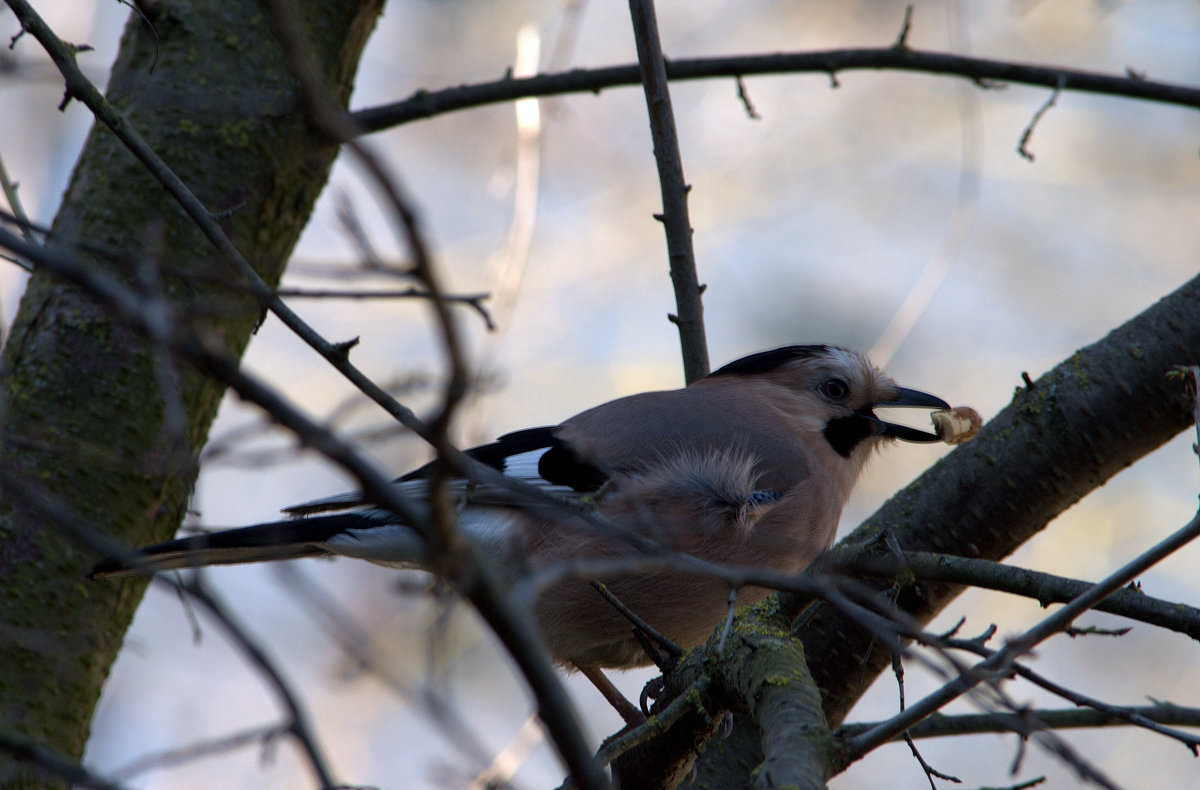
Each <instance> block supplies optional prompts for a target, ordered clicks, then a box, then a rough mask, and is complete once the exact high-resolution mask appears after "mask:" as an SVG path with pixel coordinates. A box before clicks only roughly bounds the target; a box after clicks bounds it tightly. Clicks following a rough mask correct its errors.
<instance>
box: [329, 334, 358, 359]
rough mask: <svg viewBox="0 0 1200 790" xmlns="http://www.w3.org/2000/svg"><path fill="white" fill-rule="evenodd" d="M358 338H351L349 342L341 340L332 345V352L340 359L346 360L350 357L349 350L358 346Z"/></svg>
mask: <svg viewBox="0 0 1200 790" xmlns="http://www.w3.org/2000/svg"><path fill="white" fill-rule="evenodd" d="M358 341H359V338H357V337H352V338H350V339H349V340H343V341H342V342H341V343H334V344H333V351H334V353H335V354H337V355H338V356H340V357H343V358H346V357H349V356H350V349H352V348H354V347H355V346H357V345H358Z"/></svg>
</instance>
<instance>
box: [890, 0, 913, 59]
mask: <svg viewBox="0 0 1200 790" xmlns="http://www.w3.org/2000/svg"><path fill="white" fill-rule="evenodd" d="M912 16H913V7H912V4H911V3H910V4H909V5H907V6H905V8H904V23H903V24H902V25H901V26H900V36H899V37H898V38H897V39H896V43H895V44H892V49H898V50H907V49H908V33H909V31H910V30H912Z"/></svg>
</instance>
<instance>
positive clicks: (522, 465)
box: [504, 447, 550, 482]
mask: <svg viewBox="0 0 1200 790" xmlns="http://www.w3.org/2000/svg"><path fill="white" fill-rule="evenodd" d="M549 449H550V448H549V447H540V448H538V449H537V450H529V451H528V452H524V453H517V454H516V455H510V456H508V457H507V458H505V459H504V474H505V475H507V476H508V477H515V478H517V479H519V480H525V481H528V482H540V481H541V480H542V478H541V475H539V474H538V462H539V461H541V460H542V456H543V455H545V454H546V451H547V450H549Z"/></svg>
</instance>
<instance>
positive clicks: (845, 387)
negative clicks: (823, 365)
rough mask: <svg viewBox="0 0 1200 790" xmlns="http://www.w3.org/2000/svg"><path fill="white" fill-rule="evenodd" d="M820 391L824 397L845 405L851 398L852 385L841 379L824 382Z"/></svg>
mask: <svg viewBox="0 0 1200 790" xmlns="http://www.w3.org/2000/svg"><path fill="white" fill-rule="evenodd" d="M818 389H819V390H820V391H821V394H822V395H824V396H825V397H826V398H829V400H831V401H834V402H835V403H843V402H845V400H846V399H847V398H849V397H850V385H849V384H847V383H846V382H844V381H842V380H841V379H829V380H828V381H822V382H821V385H820V387H818Z"/></svg>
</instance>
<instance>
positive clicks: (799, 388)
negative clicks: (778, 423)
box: [710, 345, 950, 458]
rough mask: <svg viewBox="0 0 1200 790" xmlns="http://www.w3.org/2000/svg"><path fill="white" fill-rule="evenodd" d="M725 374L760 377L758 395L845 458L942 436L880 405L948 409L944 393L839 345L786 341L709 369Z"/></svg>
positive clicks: (714, 375) (746, 379) (717, 375)
mask: <svg viewBox="0 0 1200 790" xmlns="http://www.w3.org/2000/svg"><path fill="white" fill-rule="evenodd" d="M724 376H739V377H744V378H743V381H744V382H747V383H749V382H750V381H752V380H754V381H757V382H760V383H761V384H760V386H761V388H762V389H761V392H760V397H762V398H764V399H766V400H768V401H769V402H770V403H771V405H772V407H773V408H774V409H776V410H777V411H778V412H780V413H781V414H782V416H784V417H785V418H786V420H787V423H788V424H790V425H793V426H795V427H796V428H798V429H799V430H802V431H813V432H820V433H821V434H822V435H823V436H824V437H825V439H826V440H827V441H828V442H829V445H830V446H831V447H832V448H833V449H834V451H836V452H837V454H838V455H841V456H843V457H846V458H849V457H851V456H852V455H857V456H862V455H866V454H867V453H864V452H860V451H864V450H865V451H868V452H869V450H870V449H871V448H872V447H874V446H876V445H878V444H879V442H880V441H882V440H884V439H888V438H892V439H902V440H904V441H907V442H936V441H940V437H938V435H937V434H934V433H930V432H928V431H922V430H919V429H916V428H910V427H908V426H906V425H900V424H897V423H892V422H887V421H886V420H883V419H882V418H880V417H879V416H877V415H876V414H875V409H877V408H892V407H898V406H913V407H920V408H926V409H948V408H950V405H949V404H948V403H946V402H945V401H944V400H942V399H941V398H938V397H936V396H934V395H929V394H927V393H924V392H919V391H917V390H912V389H907V388H905V387H901V386H899V385H898V384H896V382H895V381H893V380H892V379H891V378H890V377H889V376H887V375H886V374H885V373H883V371H881V370H880V369H879V368H877V367H875V365H874V364H873V363H872V362H871V361H870V360H869V359H867V358H866V357H865V356H863V355H862V354H859V353H858V352H856V351H851V350H850V349H847V348H842V347H840V346H827V345H806V346H784V347H783V348H776V349H773V350H771V351H763V352H760V353H758V354H751V355H750V356H748V357H742V358H741V359H738V360H735V361H734V362H730V363H729V364H728V365H725V366H724V367H722V368H720V369H718V370H716V371H714V372H713V373H712V374H710V378H713V379H719V378H721V377H724Z"/></svg>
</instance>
